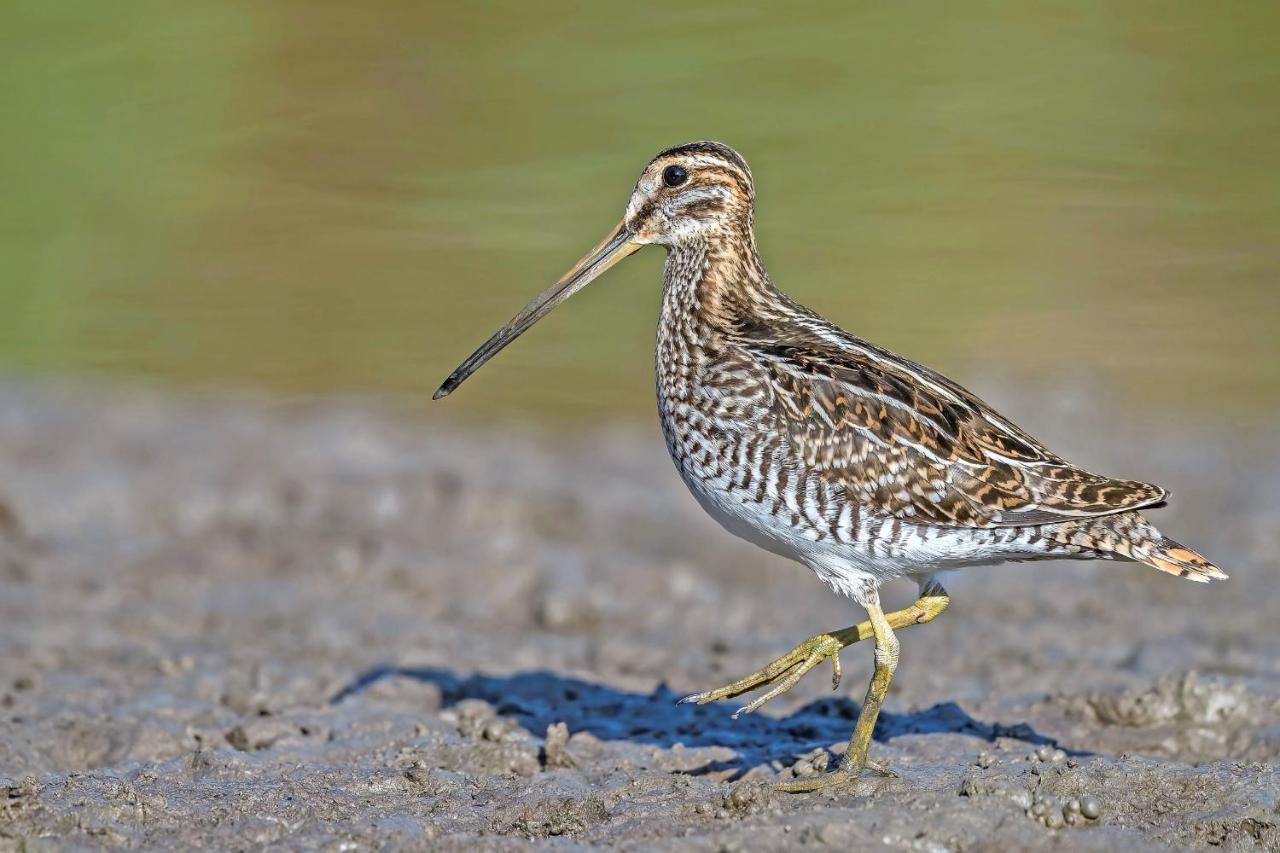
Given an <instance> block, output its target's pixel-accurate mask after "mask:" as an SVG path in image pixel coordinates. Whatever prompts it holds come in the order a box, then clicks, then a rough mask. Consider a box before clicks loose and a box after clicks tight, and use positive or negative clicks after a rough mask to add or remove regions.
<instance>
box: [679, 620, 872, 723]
mask: <svg viewBox="0 0 1280 853" xmlns="http://www.w3.org/2000/svg"><path fill="white" fill-rule="evenodd" d="M850 631H853V632H855V633H854V636H853V637H852V638H850V636H849V632H850ZM859 639H862V638H861V636H859V635H858V632H857V628H856V627H855V628H851V629H849V628H847V629H845V630H843V631H834V632H832V633H828V634H815V635H814V636H812V637H810V638H809V639H807V640H805V641H804V642H803V643H801V644H800V645H798V646H796V647H795V648H794V649H792V650H791V651H789V652H787V653H786V654H785V655H783V656H782V657H780V658H778V659H777V660H775V661H773V662H772V663H770V664H769V665H768V666H765V667H763V668H761V669H759V670H757V671H755V672H753V673H751V674H750V675H748V676H746V677H745V678H739V679H738V680H737V681H735V682H733V683H732V684H727V685H725V686H724V687H720V688H718V689H716V690H708V691H706V692H705V693H694V694H693V695H692V696H686V697H684V698H683V699H681V700H680V704H682V705H683V704H685V703H696V704H698V705H705V704H707V703H708V702H715V701H717V700H719V699H731V698H733V697H734V696H739V695H741V694H743V693H746V692H747V691H749V690H755V689H756V688H757V687H764V686H765V685H767V684H773V688H772V689H771V690H769V692H767V693H765V694H763V695H761V696H759V697H757V698H755V699H753V700H752V701H751V702H749V703H748V704H746V705H744V706H742V707H741V708H739V709H738V710H737V711H734V713H733V718H734V719H735V720H736V719H737V718H738V717H739V716H741V715H742V714H750V713H751V712H752V711H755V710H758V709H759V708H760V706H761V705H763V704H764V703H766V702H768V701H769V700H770V699H775V698H777V697H778V696H781V695H782V694H783V693H786V692H787V691H788V690H790V689H791V688H792V687H795V686H796V683H797V682H798V681H800V679H801V678H803V677H804V676H805V674H806V673H808V672H809V670H811V669H813V668H814V667H815V666H817V665H818V664H820V663H822V662H823V661H824V660H826V659H827V658H831V689H832V690H834V689H836V688H837V687H839V686H840V650H841V649H843V648H844V647H845V646H847V645H849V643H851V642H855V641H857V640H859ZM774 682H777V683H776V684H775V683H774Z"/></svg>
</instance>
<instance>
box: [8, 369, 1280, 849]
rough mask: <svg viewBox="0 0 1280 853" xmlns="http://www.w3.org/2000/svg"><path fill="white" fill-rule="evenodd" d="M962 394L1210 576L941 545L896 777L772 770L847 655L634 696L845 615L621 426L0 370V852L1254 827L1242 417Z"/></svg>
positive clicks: (1267, 543) (940, 844)
mask: <svg viewBox="0 0 1280 853" xmlns="http://www.w3.org/2000/svg"><path fill="white" fill-rule="evenodd" d="M995 396H996V395H993V397H995ZM993 402H996V403H997V404H1004V405H1006V406H1007V407H1008V408H1009V409H1010V410H1011V411H1012V412H1014V413H1015V414H1016V413H1025V412H1030V413H1038V414H1037V417H1036V418H1034V419H1033V418H1028V417H1021V418H1019V420H1021V421H1023V422H1024V424H1025V425H1027V426H1028V427H1030V428H1031V429H1032V431H1033V432H1034V433H1037V434H1040V435H1041V437H1043V438H1045V439H1046V440H1048V441H1049V442H1050V444H1051V445H1053V446H1056V447H1057V448H1059V449H1061V450H1062V451H1063V452H1064V453H1065V455H1067V456H1068V458H1074V459H1076V460H1078V461H1080V462H1082V463H1084V464H1086V465H1087V466H1088V467H1092V468H1095V469H1100V470H1106V471H1108V472H1112V473H1115V474H1117V475H1125V476H1134V477H1141V478H1147V479H1151V480H1154V481H1156V482H1159V483H1161V484H1162V485H1166V486H1169V487H1171V488H1172V490H1173V493H1174V501H1173V504H1172V505H1171V506H1170V507H1169V508H1167V509H1163V510H1158V511H1156V512H1155V513H1153V516H1154V517H1155V518H1156V519H1157V522H1158V523H1159V524H1160V526H1161V527H1162V528H1163V529H1164V530H1165V531H1166V532H1167V533H1169V534H1170V535H1173V536H1176V537H1177V538H1178V539H1180V540H1182V541H1185V542H1186V543H1187V544H1188V545H1190V546H1192V547H1195V548H1197V549H1199V550H1202V551H1204V552H1205V553H1207V554H1209V555H1211V556H1212V557H1213V558H1214V559H1215V560H1216V561H1217V562H1218V563H1219V564H1220V565H1222V566H1223V567H1224V568H1225V569H1226V570H1227V571H1228V572H1229V573H1231V575H1232V579H1231V580H1230V581H1228V582H1225V583H1219V584H1213V585H1208V586H1201V585H1196V584H1190V583H1187V582H1180V581H1178V580H1176V579H1174V578H1170V577H1167V576H1164V575H1159V574H1158V573H1156V572H1154V571H1152V570H1149V569H1145V568H1143V567H1140V566H1135V565H1126V564H1113V563H1052V564H1024V565H1013V566H1005V567H999V568H994V569H976V570H972V571H970V572H969V573H967V574H961V575H955V576H951V577H950V578H947V579H945V582H946V585H947V587H948V588H949V590H950V591H951V593H952V602H953V603H952V606H951V608H950V609H949V610H948V611H947V612H946V613H945V614H943V615H942V616H941V617H940V618H939V619H938V620H937V621H935V622H934V623H932V624H930V625H927V626H920V627H917V628H910V629H904V630H902V631H901V632H899V636H900V638H901V642H902V664H901V668H900V669H899V673H898V678H897V680H896V681H895V683H894V685H893V690H892V692H891V694H890V697H889V701H888V704H887V706H886V713H885V714H884V716H883V718H882V721H881V724H880V726H879V728H878V729H877V732H876V741H875V743H874V744H873V746H872V757H873V758H874V759H876V760H878V761H880V762H882V763H885V764H887V765H889V766H890V767H891V769H892V770H893V772H894V773H895V774H896V775H894V776H882V775H876V774H868V775H867V776H866V777H864V778H863V779H861V780H859V781H858V782H856V783H855V784H853V785H851V786H849V787H847V788H844V789H841V790H836V791H830V792H824V793H819V794H811V795H800V796H795V795H790V796H789V795H782V794H776V793H772V792H771V789H770V787H769V784H768V783H769V782H770V781H776V780H778V779H785V778H792V777H794V776H797V775H800V776H803V775H807V774H810V773H814V772H820V771H821V770H822V769H823V768H825V767H827V766H829V765H833V764H834V762H835V761H837V760H838V756H839V753H840V751H841V750H843V745H844V743H845V741H846V739H847V737H848V735H849V732H850V730H851V728H852V725H853V718H854V717H855V716H856V714H857V710H858V706H857V699H858V697H860V696H861V694H862V692H863V690H864V688H865V682H866V678H867V677H868V674H869V672H870V666H871V650H870V648H869V647H868V648H860V647H858V646H854V647H852V648H849V649H847V650H846V651H845V653H844V655H843V657H842V662H843V666H844V682H843V685H842V686H841V688H840V690H839V691H836V692H834V693H833V692H832V691H831V685H830V670H829V669H828V668H825V667H824V668H822V669H820V670H816V671H815V672H813V673H811V674H810V675H809V676H808V677H807V678H806V679H805V680H804V681H803V682H801V684H800V685H799V686H798V687H797V688H796V689H795V690H793V691H792V692H791V693H789V694H787V695H785V696H783V697H781V698H779V699H777V700H775V701H774V702H772V703H770V704H769V705H766V706H765V708H763V709H762V710H761V711H760V712H758V713H756V714H754V715H750V716H746V717H743V718H741V719H739V720H733V719H731V717H730V715H731V713H732V712H733V710H734V708H735V707H736V705H735V704H734V703H732V702H730V703H724V704H721V705H712V706H705V707H690V706H682V705H676V704H675V700H676V699H677V698H678V697H679V696H681V695H684V694H686V693H689V692H693V691H695V690H701V689H706V688H708V687H714V686H718V685H720V684H722V683H725V682H727V681H729V680H732V679H733V678H736V677H738V676H740V675H743V674H745V673H747V672H750V671H751V670H754V669H755V668H757V667H758V666H760V665H762V664H764V663H766V662H767V661H768V660H770V659H771V658H772V657H774V656H776V655H779V654H781V653H783V652H785V651H786V650H788V649H789V648H790V647H791V646H793V645H794V644H796V643H798V642H799V641H801V640H803V639H804V638H805V637H807V636H809V635H810V634H813V633H815V632H817V631H821V630H828V629H833V628H838V627H843V626H845V625H847V624H849V623H850V622H852V621H857V619H858V613H857V611H856V609H855V608H854V607H853V606H852V605H851V604H850V603H848V602H845V601H842V600H840V599H838V598H836V597H835V596H833V595H832V594H830V593H829V592H828V591H827V590H826V589H825V587H823V586H822V585H821V584H820V583H819V582H818V581H816V580H815V579H814V578H812V577H811V576H810V575H808V574H807V572H806V571H805V570H804V569H802V568H800V567H798V566H792V565H790V564H787V563H785V562H782V561H780V560H778V559H777V558H774V557H772V556H770V555H768V554H764V553H762V552H758V551H756V550H755V549H753V548H752V547H751V546H749V545H746V544H744V543H740V542H737V541H735V540H733V539H731V538H730V537H729V536H728V535H727V534H724V533H723V532H722V531H720V530H719V529H718V528H717V527H715V525H714V523H712V522H710V521H709V520H707V519H705V518H703V517H702V515H701V513H700V511H699V510H698V508H697V507H696V505H695V504H694V502H693V500H692V499H691V498H690V497H688V496H687V495H686V494H685V493H684V491H683V487H682V486H681V485H680V484H679V482H678V479H677V478H676V476H675V474H674V472H673V470H672V469H671V467H670V463H669V462H668V461H667V459H666V458H665V454H664V451H663V449H662V447H661V444H660V441H659V439H658V437H657V435H656V429H652V430H645V429H637V430H635V431H621V430H619V431H600V432H587V433H585V434H584V433H581V432H574V433H573V434H572V435H567V433H566V431H562V432H561V434H560V435H558V436H554V435H550V434H546V433H542V434H539V433H534V432H526V433H519V432H517V433H513V432H490V431H486V430H484V429H479V428H475V427H463V426H459V425H457V424H449V423H444V422H441V421H439V420H436V419H434V418H433V417H432V416H431V414H427V415H424V414H422V413H421V412H419V413H417V414H406V413H394V412H389V411H387V410H386V409H385V408H383V407H382V406H380V405H377V404H365V403H357V402H350V401H347V402H342V401H338V402H331V403H307V404H294V405H282V404H271V403H267V402H264V401H254V400H222V401H210V400H202V399H193V398H186V397H176V396H159V395H148V394H140V393H132V392H120V391H106V390H86V389H84V388H61V389H53V388H49V387H44V386H40V385H36V384H31V383H20V382H16V381H12V380H9V381H5V382H3V383H0V850H23V849H58V848H64V847H74V848H78V849H93V848H98V847H101V848H114V847H135V848H192V847H206V848H217V849H226V848H237V849H251V848H256V847H263V846H280V847H283V848H286V849H313V848H320V849H333V850H338V849H342V850H355V849H373V848H392V849H394V848H401V847H429V848H431V849H437V850H509V849H520V848H523V847H526V846H529V845H530V844H534V845H539V846H546V847H552V848H556V849H577V848H579V847H593V846H599V847H604V846H616V847H621V848H630V849H653V848H655V847H656V848H666V849H689V850H707V851H719V850H757V849H759V850H771V849H794V848H813V849H824V848H834V849H859V850H866V849H894V850H926V851H943V850H1010V849H1031V850H1037V849H1053V850H1118V849H1124V850H1163V849H1201V848H1207V847H1215V848H1219V849H1225V850H1274V849H1280V772H1278V770H1277V768H1278V767H1280V764H1278V763H1277V758H1278V756H1280V633H1278V631H1277V628H1276V626H1277V625H1280V594H1277V592H1276V581H1277V579H1278V572H1280V568H1278V567H1277V558H1276V555H1277V554H1280V528H1278V525H1277V521H1276V515H1277V509H1280V457H1278V456H1277V454H1276V453H1275V451H1274V448H1275V446H1276V442H1275V436H1271V435H1257V434H1252V435H1247V434H1241V435H1233V434H1230V433H1226V434H1224V433H1223V432H1222V431H1220V430H1204V431H1195V430H1193V429H1190V428H1181V427H1177V426H1172V425H1170V424H1168V423H1161V424H1159V425H1158V426H1159V429H1158V430H1155V429H1153V428H1149V427H1144V426H1143V425H1142V424H1140V423H1136V422H1131V421H1128V420H1123V419H1119V418H1117V419H1116V420H1115V421H1114V422H1112V421H1108V420H1107V416H1106V415H1105V414H1100V411H1101V412H1105V407H1094V406H1093V405H1089V406H1086V405H1083V404H1081V403H1080V402H1079V399H1078V398H1072V397H1069V396H1066V397H1062V398H1061V399H1059V398H1058V397H1053V398H1050V397H1047V396H1037V394H1035V393H1021V394H1019V395H1012V394H1007V395H1006V396H1005V397H1004V398H998V397H996V399H993ZM1046 425H1047V428H1046ZM1103 439H1105V442H1103ZM913 592H914V590H913V589H912V588H909V587H907V586H906V585H903V586H902V587H901V588H893V587H890V588H888V589H887V590H886V599H887V604H889V605H891V606H902V605H905V604H906V603H908V602H909V601H910V599H911V598H912V594H913ZM851 697H852V698H851ZM41 845H44V846H43V847H42V846H41Z"/></svg>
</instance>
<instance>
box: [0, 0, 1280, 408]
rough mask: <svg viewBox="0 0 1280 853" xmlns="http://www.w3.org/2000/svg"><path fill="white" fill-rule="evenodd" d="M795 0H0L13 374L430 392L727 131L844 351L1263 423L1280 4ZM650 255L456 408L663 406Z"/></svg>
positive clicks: (780, 253)
mask: <svg viewBox="0 0 1280 853" xmlns="http://www.w3.org/2000/svg"><path fill="white" fill-rule="evenodd" d="M799 8H801V7H800V6H799V5H797V4H773V5H770V4H759V5H756V4H747V5H743V4H740V3H727V2H725V3H710V4H696V6H695V4H688V3H645V4H608V3H598V4H585V3H584V4H575V3H556V4H548V3H540V4H528V3H515V2H510V3H501V4H462V3H458V4H435V3H418V2H381V3H374V4H355V3H348V2H333V3H324V2H315V0H310V1H309V2H300V0H299V2H281V0H277V2H271V3H250V2H243V3H232V2H225V0H187V2H182V3H172V2H127V3H120V4H106V3H99V2H89V0H83V1H82V2H34V0H24V2H16V3H15V2H11V3H9V4H7V5H6V6H5V9H4V11H0V23H2V24H3V26H0V48H2V50H0V99H2V100H0V104H2V105H3V108H4V115H5V121H4V125H3V131H2V132H0V186H3V188H4V198H5V204H4V205H3V207H0V369H3V370H6V371H9V372H20V373H30V372H39V373H45V372H53V373H73V374H85V373H88V374H106V375H110V376H123V377H126V378H146V379H151V378H155V379H160V380H165V381H172V382H175V383H181V384H189V385H211V384H212V385H219V386H231V387H244V386H250V387H263V388H266V389H271V390H279V391H288V392H297V391H301V392H315V391H320V392H327V391H339V392H350V391H357V392H359V391H374V392H389V393H392V394H397V395H403V396H405V397H407V398H412V399H425V397H426V396H427V395H428V394H429V393H430V391H431V390H432V389H433V388H434V387H435V385H436V384H437V383H438V382H439V380H440V379H441V378H443V376H444V375H445V374H446V373H447V372H448V371H449V370H450V369H451V368H452V367H453V366H454V365H455V364H456V363H457V362H458V361H459V360H460V359H461V358H462V357H463V356H464V355H466V354H467V353H468V352H470V350H471V349H472V348H473V347H474V346H475V345H476V344H478V343H479V342H480V341H481V340H482V339H483V338H484V337H485V336H487V335H488V334H489V332H490V331H492V329H493V328H494V327H496V326H497V325H498V324H499V323H500V322H502V321H504V320H505V319H506V318H507V317H508V316H510V314H511V313H512V312H513V311H514V310H515V309H516V308H518V307H519V306H520V305H522V304H523V303H524V301H525V300H526V299H527V298H528V297H529V296H530V295H532V294H533V293H534V292H536V291H537V290H539V289H541V288H542V287H543V286H544V285H545V284H546V283H548V282H549V281H551V280H553V279H554V278H556V277H557V276H558V275H559V274H560V273H561V272H562V271H563V269H564V268H566V267H567V266H568V265H569V264H571V263H572V262H573V261H574V260H575V259H576V258H577V257H578V255H579V254H580V253H581V252H582V251H584V250H585V249H587V248H589V247H590V246H591V245H593V244H594V243H595V241H596V240H597V239H598V238H599V237H600V235H601V234H603V232H604V231H605V229H606V228H608V227H609V226H610V225H611V224H612V223H614V222H615V221H616V220H617V218H618V216H619V215H620V213H621V210H622V206H623V204H624V202H625V200H626V195H627V193H628V191H629V190H630V187H631V184H632V182H633V181H634V179H635V176H636V174H637V173H638V171H639V169H640V168H641V166H643V164H644V163H645V162H646V161H647V159H648V158H649V157H650V156H651V155H652V154H653V153H654V152H656V151H657V150H658V149H660V148H662V147H664V146H667V145H671V144H675V143H679V142H684V141H688V140H690V139H697V138H717V139H721V140H723V141H725V142H728V143H730V144H731V145H733V146H735V147H736V148H738V149H739V150H740V151H742V152H743V153H744V154H745V155H746V156H747V158H748V159H749V160H750V161H751V163H752V165H753V168H754V170H755V173H756V179H757V183H758V194H759V198H760V210H759V215H758V223H759V227H760V229H761V245H762V249H763V251H764V254H765V259H766V262H767V263H768V264H769V267H770V269H771V271H772V273H773V275H774V277H775V279H776V281H777V282H778V283H779V285H780V286H782V287H783V288H784V289H786V290H788V291H790V292H791V293H792V294H793V295H794V296H796V297H797V298H799V299H800V300H801V301H803V302H806V303H808V304H809V305H811V306H812V307H814V308H816V309H818V310H820V311H822V312H823V313H825V314H827V315H828V316H830V317H831V318H832V319H834V320H836V321H837V322H840V323H841V324H842V325H844V326H846V327H847V328H850V329H852V330H854V331H855V332H857V333H859V334H862V335H864V336H866V337H870V338H872V339H873V340H876V341H877V342H879V343H882V344H885V345H887V346H890V347H893V348H895V349H898V350H900V351H903V352H905V353H907V354H909V355H911V356H912V357H914V358H916V359H918V360H923V361H926V362H929V363H931V364H933V365H934V366H936V367H939V368H941V369H943V370H944V371H946V372H948V373H951V374H952V375H954V376H956V378H958V379H960V380H961V381H965V382H969V383H971V384H977V385H978V390H979V391H981V390H982V385H981V383H980V379H981V378H982V377H990V376H993V375H994V376H998V377H1009V378H1013V379H1019V380H1028V381H1035V382H1049V383H1056V382H1072V383H1078V382H1081V381H1083V382H1084V383H1085V384H1086V385H1087V386H1088V387H1094V388H1098V389H1099V390H1100V393H1105V394H1106V395H1107V396H1108V397H1111V398H1115V399H1120V400H1124V401H1126V402H1125V405H1128V406H1131V407H1132V408H1133V409H1134V411H1135V412H1136V413H1144V414H1145V413H1147V412H1153V413H1157V414H1159V415H1161V416H1163V415H1165V414H1174V415H1177V416H1179V417H1190V418H1193V419H1203V420H1206V421H1214V420H1220V419H1224V418H1229V419H1250V418H1256V417H1266V416H1268V415H1269V414H1270V413H1272V412H1274V411H1275V408H1276V403H1277V402H1278V401H1280V335H1277V333H1276V328H1275V327H1276V324H1277V321H1278V320H1280V292H1278V291H1277V281H1278V280H1280V249H1278V248H1277V244H1278V241H1277V235H1278V234H1280V143H1278V142H1277V137H1278V131H1280V58H1278V54H1277V48H1276V44H1277V42H1276V33H1277V32H1280V5H1277V4H1275V3H1272V2H1256V3H1228V4H1222V5H1215V4H1176V5H1175V4H1169V3H1130V4H1102V3H1073V4H1057V5H1056V6H1048V5H1039V4H1036V5H1029V4H996V3H975V4H963V5H962V4H845V3H828V4H822V5H821V7H819V6H812V5H810V6H807V7H805V8H806V9H807V10H808V11H805V12H803V13H802V12H799V11H797V10H798V9H799ZM660 267H661V252H660V250H657V249H653V250H649V251H648V252H645V253H642V254H641V255H639V256H638V257H637V258H635V259H633V260H631V261H629V262H627V264H625V265H623V266H622V267H620V268H619V269H618V270H616V271H614V272H613V273H611V274H610V275H609V276H608V278H607V279H605V280H603V281H601V282H600V283H599V284H598V285H597V286H595V287H593V288H591V289H589V290H588V291H587V292H585V293H584V294H583V295H582V296H580V297H578V298H577V299H575V300H574V301H573V302H571V303H569V305H567V306H566V307H564V308H562V309H561V310H560V311H559V312H557V314H556V315H554V316H553V317H551V318H550V319H548V320H547V321H545V322H544V323H543V324H541V325H540V326H539V327H538V328H537V329H536V330H534V331H533V332H531V333H530V334H529V335H527V336H526V337H524V338H522V339H521V341H520V342H519V343H518V344H516V345H515V346H514V347H513V348H512V349H511V350H509V351H508V352H506V353H504V354H503V355H502V356H501V357H500V358H499V359H498V360H496V361H495V362H494V363H493V364H492V365H490V366H489V367H487V368H486V369H485V370H484V371H483V372H482V373H481V374H479V375H478V376H477V377H476V378H474V379H473V380H471V382H470V383H468V385H467V386H466V387H465V388H464V389H463V390H462V391H461V392H459V394H458V395H457V396H456V397H454V398H451V400H450V403H449V404H447V405H448V406H450V407H452V408H453V409H455V410H456V411H457V412H459V413H467V414H475V415H480V414H485V415H501V416H502V417H506V418H511V419H520V418H527V417H531V416H534V417H543V416H562V415H567V416H574V417H577V416H590V417H614V416H616V417H622V418H629V417H633V416H640V417H652V414H651V413H652V408H653V403H652V399H651V397H652V378H651V359H652V338H653V324H654V321H655V317H656V311H657V302H658V292H659V275H660V272H659V271H660ZM439 405H445V404H439ZM1224 407H1225V409H1226V412H1227V413H1226V414H1224V411H1223V409H1224Z"/></svg>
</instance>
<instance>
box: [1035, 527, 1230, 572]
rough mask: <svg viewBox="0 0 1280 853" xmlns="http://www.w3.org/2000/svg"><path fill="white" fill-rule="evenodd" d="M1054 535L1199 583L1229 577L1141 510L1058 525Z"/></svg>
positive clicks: (1079, 545)
mask: <svg viewBox="0 0 1280 853" xmlns="http://www.w3.org/2000/svg"><path fill="white" fill-rule="evenodd" d="M1050 535H1051V536H1052V538H1054V539H1056V540H1057V541H1059V542H1062V543H1064V544H1070V545H1073V546H1076V547H1079V548H1083V549H1085V550H1091V551H1094V552H1102V554H1104V555H1111V554H1116V555H1119V556H1121V557H1127V558H1129V559H1130V560H1134V561H1136V562H1139V563H1142V564H1144V565H1147V566H1150V567H1151V568H1153V569H1159V570H1160V571H1162V572H1168V573H1169V574H1171V575H1176V576H1177V577H1180V578H1186V579H1187V580H1190V581H1196V582H1198V583H1208V582H1209V581H1211V580H1226V578H1227V573H1226V572H1224V571H1223V570H1222V569H1220V568H1218V567H1217V566H1215V565H1214V564H1213V563H1211V562H1210V561H1209V559H1208V558H1207V557H1205V556H1204V555H1203V554H1197V553H1196V552H1195V551H1192V550H1191V549H1190V548H1188V547H1186V546H1185V545H1182V544H1181V543H1179V542H1175V541H1174V540H1172V539H1170V538H1169V537H1167V536H1165V535H1164V534H1163V533H1161V532H1160V531H1159V530H1157V529H1156V527H1155V525H1154V524H1152V523H1151V522H1150V521H1148V520H1147V519H1146V517H1145V516H1143V515H1142V513H1140V512H1122V513H1119V514H1117V515H1108V516H1103V517H1101V518H1092V519H1089V520H1087V521H1084V522H1080V523H1076V524H1067V525H1060V526H1058V527H1057V528H1056V529H1055V530H1054V531H1053V533H1052V534H1050Z"/></svg>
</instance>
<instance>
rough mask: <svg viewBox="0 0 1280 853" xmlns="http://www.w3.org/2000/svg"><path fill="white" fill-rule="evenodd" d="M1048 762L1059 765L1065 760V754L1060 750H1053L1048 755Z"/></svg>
mask: <svg viewBox="0 0 1280 853" xmlns="http://www.w3.org/2000/svg"><path fill="white" fill-rule="evenodd" d="M1049 760H1050V761H1052V762H1053V763H1054V764H1061V763H1062V762H1064V761H1066V760H1067V754H1066V753H1065V752H1063V751H1062V750H1060V749H1055V750H1054V751H1053V752H1051V753H1049Z"/></svg>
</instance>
